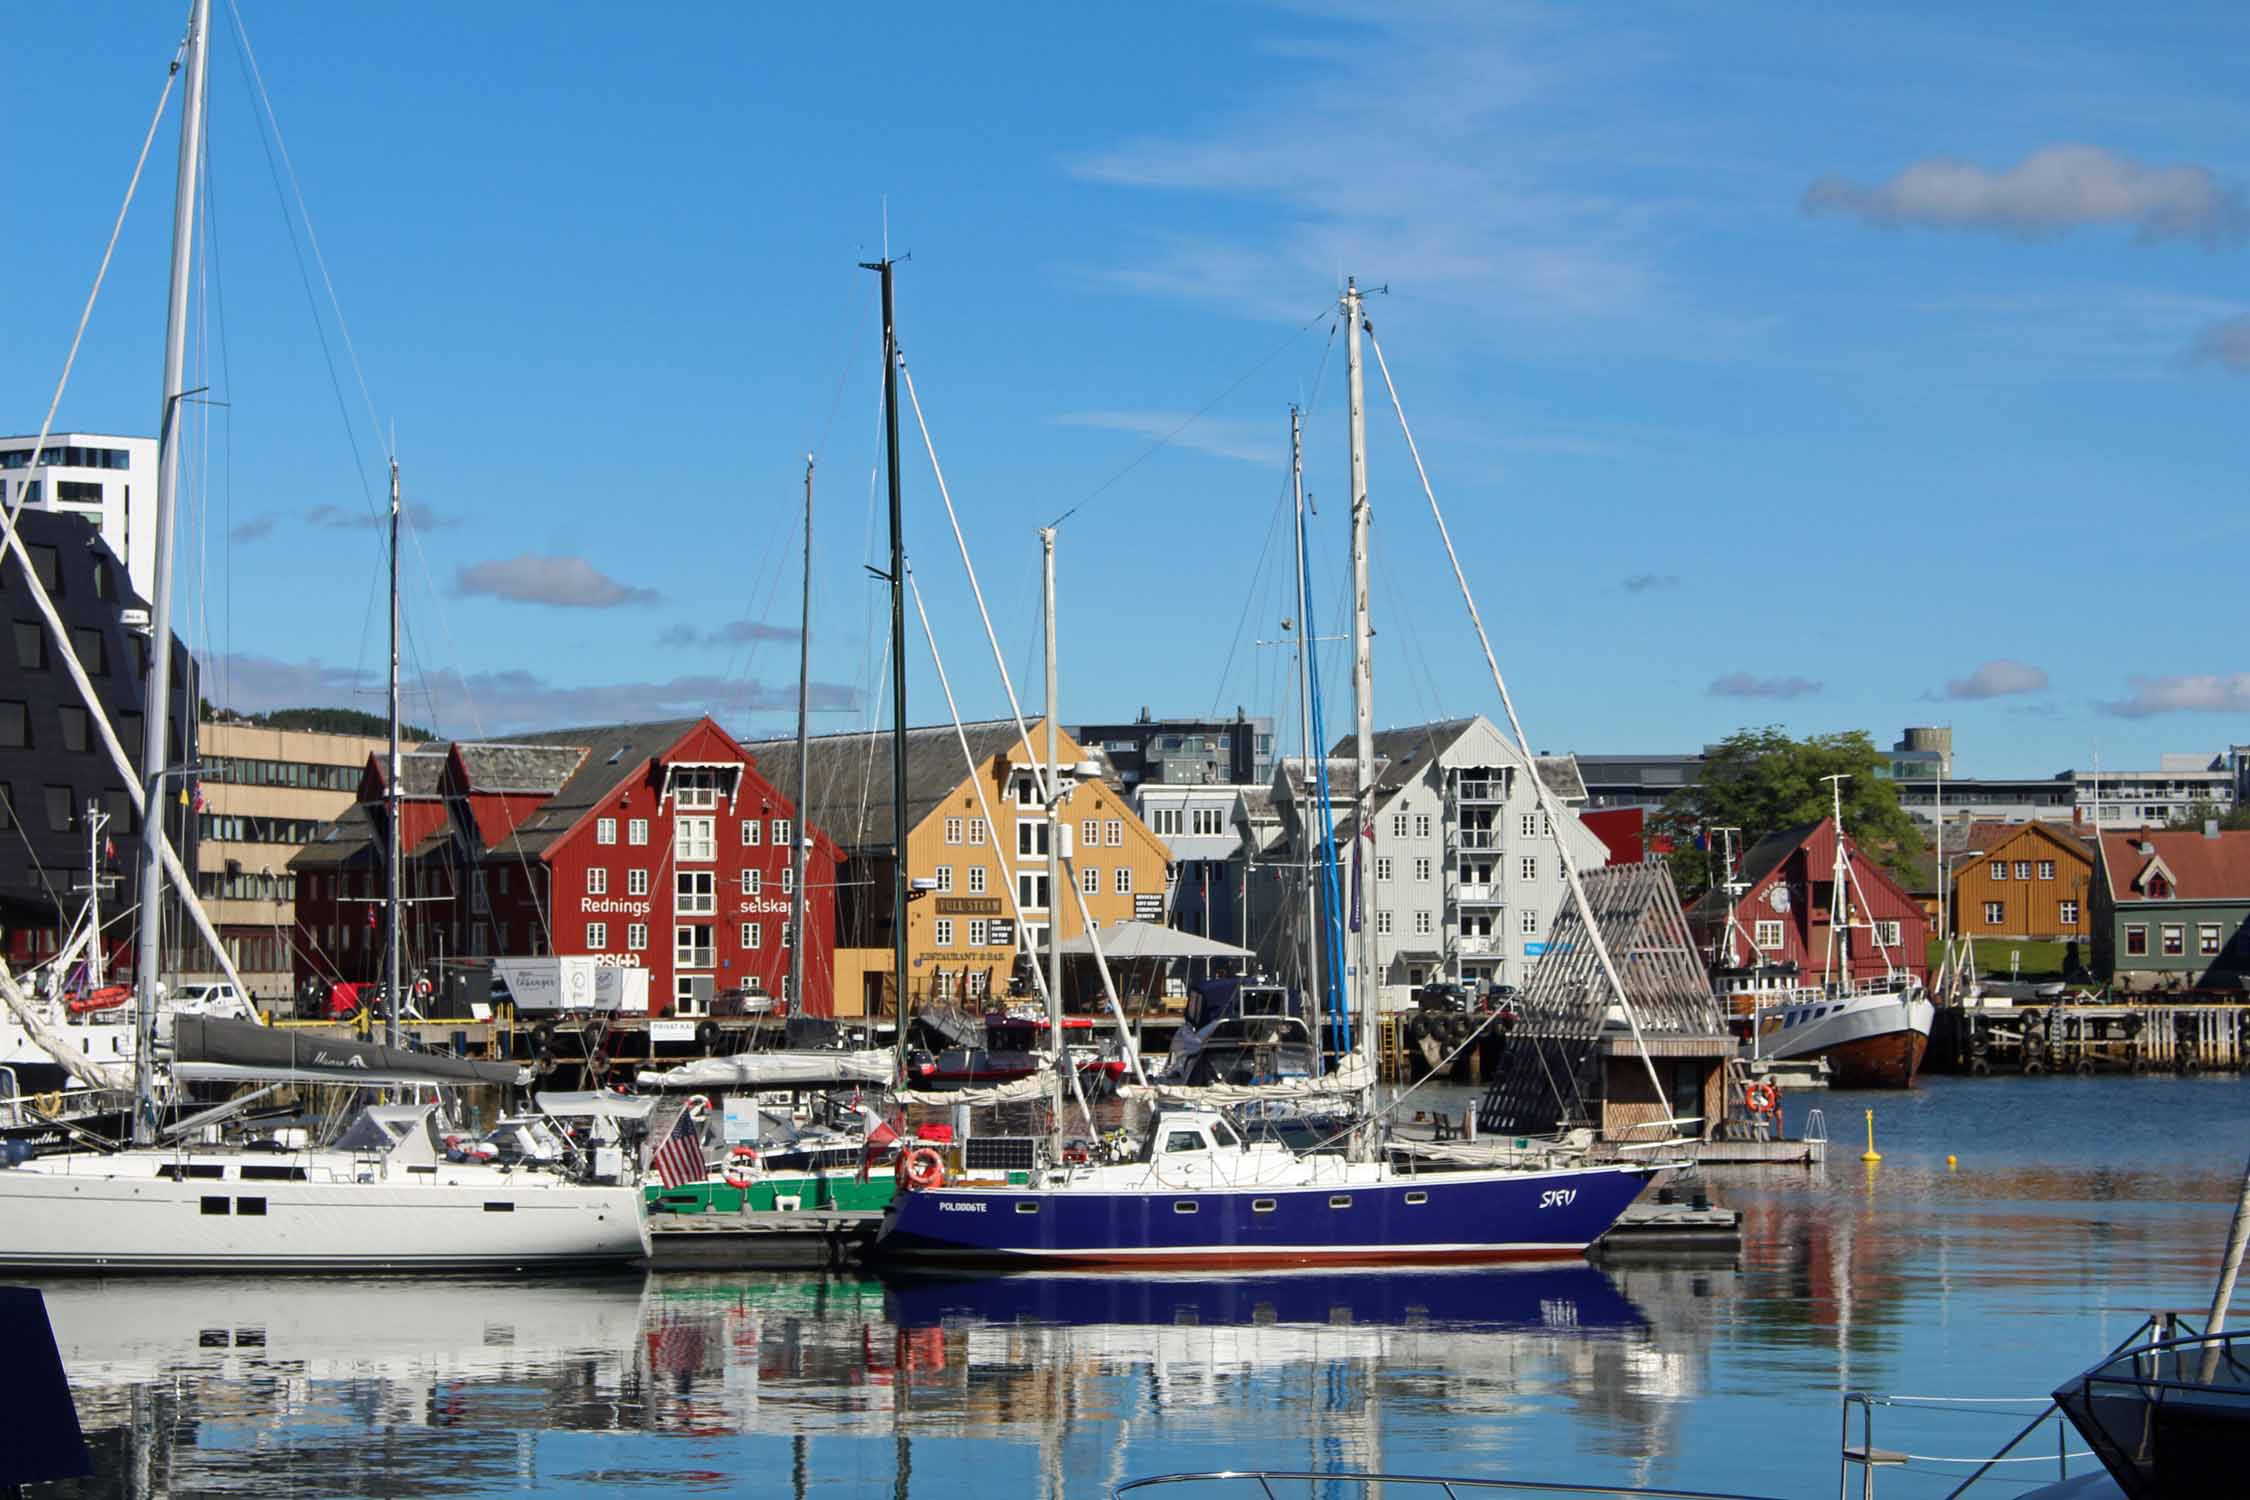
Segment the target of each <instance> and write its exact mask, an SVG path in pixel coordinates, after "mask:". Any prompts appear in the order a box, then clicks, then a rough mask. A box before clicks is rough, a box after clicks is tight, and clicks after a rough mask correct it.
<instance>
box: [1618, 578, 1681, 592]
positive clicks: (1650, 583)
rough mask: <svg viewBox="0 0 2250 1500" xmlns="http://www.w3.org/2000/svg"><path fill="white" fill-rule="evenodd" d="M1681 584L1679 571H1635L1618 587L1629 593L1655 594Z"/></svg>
mask: <svg viewBox="0 0 2250 1500" xmlns="http://www.w3.org/2000/svg"><path fill="white" fill-rule="evenodd" d="M1679 586H1680V576H1679V575H1678V574H1677V573H1635V574H1634V575H1633V576H1632V577H1630V578H1628V579H1626V580H1625V581H1624V582H1623V583H1621V584H1619V585H1618V587H1620V588H1622V589H1623V590H1625V592H1626V593H1628V594H1654V593H1661V592H1663V591H1664V590H1666V589H1676V588H1678V587H1679Z"/></svg>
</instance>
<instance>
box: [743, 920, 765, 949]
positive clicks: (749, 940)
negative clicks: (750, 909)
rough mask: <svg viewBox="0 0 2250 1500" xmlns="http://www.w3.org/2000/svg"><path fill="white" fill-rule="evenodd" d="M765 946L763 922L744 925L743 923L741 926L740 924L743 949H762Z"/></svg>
mask: <svg viewBox="0 0 2250 1500" xmlns="http://www.w3.org/2000/svg"><path fill="white" fill-rule="evenodd" d="M765 945H766V924H765V923H763V922H745V923H743V924H742V946H743V947H745V948H763V947H764V946H765Z"/></svg>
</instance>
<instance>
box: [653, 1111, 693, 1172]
mask: <svg viewBox="0 0 2250 1500" xmlns="http://www.w3.org/2000/svg"><path fill="white" fill-rule="evenodd" d="M649 1165H651V1166H653V1167H655V1168H656V1175H657V1177H658V1178H659V1179H660V1180H661V1181H662V1182H663V1184H664V1186H665V1187H666V1189H671V1188H676V1187H684V1186H686V1185H687V1184H688V1183H691V1182H701V1181H702V1180H703V1174H704V1166H703V1127H702V1125H701V1124H699V1123H698V1122H697V1120H696V1118H695V1111H693V1110H692V1109H683V1110H681V1111H680V1118H679V1119H678V1120H677V1121H676V1122H675V1123H674V1124H673V1126H672V1133H671V1134H670V1135H668V1136H666V1137H665V1138H664V1144H663V1145H661V1146H659V1147H657V1148H656V1155H655V1156H654V1157H652V1158H650V1161H649Z"/></svg>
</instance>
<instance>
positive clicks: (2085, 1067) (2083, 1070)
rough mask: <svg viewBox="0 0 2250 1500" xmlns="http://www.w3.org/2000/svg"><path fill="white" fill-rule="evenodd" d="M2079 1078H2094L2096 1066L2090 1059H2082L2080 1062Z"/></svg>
mask: <svg viewBox="0 0 2250 1500" xmlns="http://www.w3.org/2000/svg"><path fill="white" fill-rule="evenodd" d="M2078 1076H2079V1077H2081V1078H2091V1077H2093V1076H2094V1064H2093V1061H2092V1060H2091V1059H2090V1058H2083V1057H2082V1058H2080V1059H2079V1060H2078Z"/></svg>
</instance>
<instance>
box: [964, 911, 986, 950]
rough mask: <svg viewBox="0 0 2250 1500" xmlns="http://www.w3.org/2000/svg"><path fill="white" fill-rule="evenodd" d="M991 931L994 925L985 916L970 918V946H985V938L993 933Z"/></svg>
mask: <svg viewBox="0 0 2250 1500" xmlns="http://www.w3.org/2000/svg"><path fill="white" fill-rule="evenodd" d="M991 931H992V925H991V924H990V923H989V922H987V921H985V919H984V918H982V917H971V918H969V946H970V947H972V948H982V947H984V946H985V939H986V937H987V936H988V935H989V934H990V933H991Z"/></svg>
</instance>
